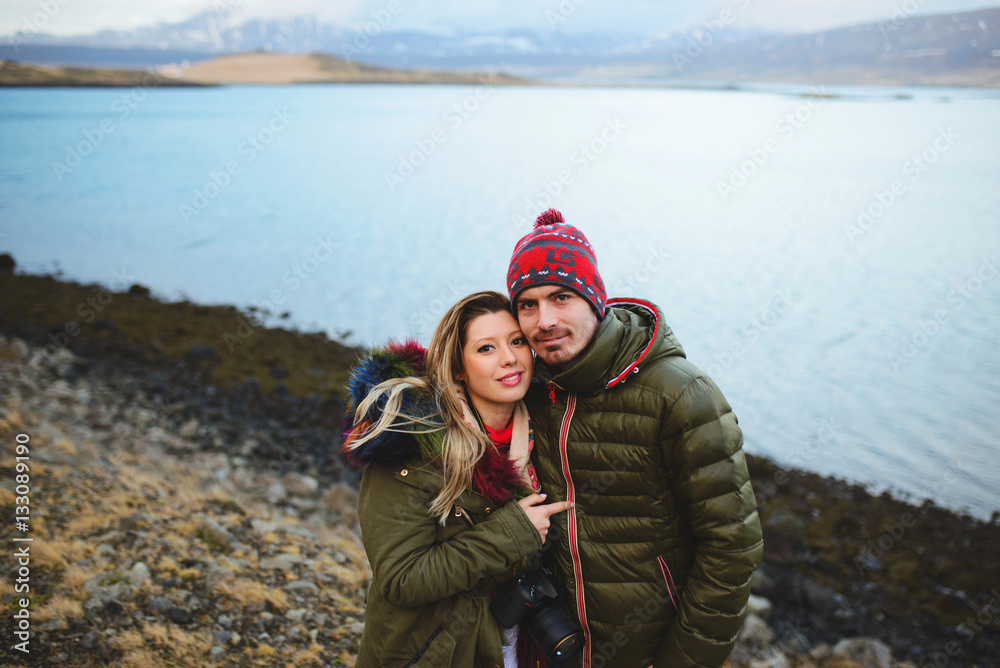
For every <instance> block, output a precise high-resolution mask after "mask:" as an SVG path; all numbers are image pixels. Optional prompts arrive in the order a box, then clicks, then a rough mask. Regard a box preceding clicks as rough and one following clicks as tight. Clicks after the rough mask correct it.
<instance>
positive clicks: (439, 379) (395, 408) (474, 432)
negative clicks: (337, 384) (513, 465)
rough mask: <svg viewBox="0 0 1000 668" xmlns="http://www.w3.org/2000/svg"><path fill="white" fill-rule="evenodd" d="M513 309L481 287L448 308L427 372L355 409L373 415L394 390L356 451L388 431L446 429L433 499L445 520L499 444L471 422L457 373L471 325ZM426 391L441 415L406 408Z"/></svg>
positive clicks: (386, 385)
mask: <svg viewBox="0 0 1000 668" xmlns="http://www.w3.org/2000/svg"><path fill="white" fill-rule="evenodd" d="M500 311H506V312H508V313H509V312H510V300H509V299H507V297H506V296H504V295H502V294H501V293H499V292H495V291H492V290H484V291H481V292H475V293H473V294H471V295H469V296H467V297H465V298H464V299H461V300H460V301H459V302H458V303H456V304H455V305H454V306H452V307H451V308H450V309H448V312H447V313H445V314H444V317H442V318H441V321H440V322H439V323H438V325H437V327H436V328H435V329H434V333H433V334H432V335H431V341H430V345H429V346H428V347H427V357H426V359H425V361H424V368H425V369H426V371H425V373H426V377H421V378H417V377H409V378H392V379H390V380H387V381H384V382H382V383H379V384H378V385H377V386H375V387H374V388H373V389H372V391H371V392H369V393H368V396H367V397H365V399H364V401H362V402H361V405H360V406H358V409H357V411H356V413H355V415H356V416H357V418H356V420H360V419H361V416H364V415H365V414H367V412H368V410H369V408H371V406H372V404H373V403H374V402H376V401H378V400H379V398H380V397H382V396H383V395H385V394H386V393H388V396H387V397H386V403H385V408H384V409H383V410H382V414H381V415H380V417H379V419H378V421H377V422H375V423H374V424H372V425H371V426H370V427H369V428H368V429H366V430H365V432H364V434H363V435H361V436H359V437H358V438H357V439H356V440H354V441H353V442H352V443H350V445H348V446H347V447H348V448H349V449H351V450H353V449H355V448H357V447H359V446H360V445H362V444H364V443H366V442H368V441H369V440H371V439H373V438H375V437H376V436H378V435H379V434H381V433H383V432H386V431H402V432H410V433H413V432H418V433H420V432H422V433H433V432H439V431H443V432H445V434H444V438H443V442H442V445H441V453H440V458H441V464H442V470H443V474H444V484H443V485H442V486H441V491H440V492H439V493H438V495H437V496H436V497H435V498H434V500H433V501H432V502H431V505H430V508H429V513H430V514H431V515H434V516H437V517H438V518H439V521H440V522H441V524H444V522H445V520H446V519H447V518H448V515H449V513H450V512H451V509H452V506H453V505H454V503H455V500H456V499H457V498H458V497H459V496H461V495H462V493H463V492H465V491H466V490H467V489H469V488H470V487H471V486H472V478H473V473H474V472H475V469H476V464H477V463H478V462H479V460H480V458H482V456H483V454H484V453H485V452H486V449H487V448H491V447H493V444H492V443H491V442H490V440H489V437H488V436H487V435H486V434H484V433H483V432H482V430H481V429H479V428H478V425H470V424H469V423H468V422H466V421H465V413H464V410H463V407H464V405H465V401H464V397H463V395H462V392H461V389H460V386H459V385H457V384H456V380H455V379H456V376H457V375H458V374H460V373H463V372H464V371H465V368H464V366H463V364H462V350H463V349H464V347H465V341H466V335H467V333H468V331H469V324H470V323H471V322H472V321H473V320H475V319H476V318H478V317H479V316H481V315H488V314H490V313H497V312H500ZM406 391H417V392H426V393H429V394H430V395H432V396H433V397H434V401H435V403H436V404H437V407H438V409H439V411H438V412H439V414H440V415H439V416H424V417H421V416H414V415H407V414H405V413H403V410H402V408H403V393H404V392H406Z"/></svg>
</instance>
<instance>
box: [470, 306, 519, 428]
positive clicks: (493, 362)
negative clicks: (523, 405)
mask: <svg viewBox="0 0 1000 668" xmlns="http://www.w3.org/2000/svg"><path fill="white" fill-rule="evenodd" d="M462 367H463V368H464V372H463V373H460V374H458V380H464V381H465V387H466V390H468V392H469V396H470V398H471V399H472V403H473V404H474V405H475V407H476V409H477V410H478V411H479V412H480V413H484V412H489V411H491V409H493V410H495V409H502V408H505V407H508V406H509V405H510V404H513V403H514V402H516V401H518V400H519V399H521V398H522V397H524V394H525V393H526V392H527V391H528V383H530V382H531V372H532V369H533V368H534V362H533V360H532V358H531V348H530V347H529V346H528V340H527V339H526V338H524V334H522V333H521V328H520V327H518V325H517V320H515V319H514V316H512V315H511V314H510V313H508V312H507V311H497V312H496V313H487V314H485V315H481V316H478V317H476V318H474V319H473V320H471V321H470V322H469V326H468V329H467V330H466V333H465V346H464V347H463V348H462Z"/></svg>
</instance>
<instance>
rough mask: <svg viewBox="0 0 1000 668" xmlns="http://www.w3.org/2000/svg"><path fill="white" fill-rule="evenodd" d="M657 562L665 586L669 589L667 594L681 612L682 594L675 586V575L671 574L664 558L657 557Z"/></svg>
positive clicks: (675, 607)
mask: <svg viewBox="0 0 1000 668" xmlns="http://www.w3.org/2000/svg"><path fill="white" fill-rule="evenodd" d="M656 562H657V564H658V565H659V567H660V573H661V574H662V575H663V584H664V585H666V587H667V594H669V595H670V602H671V603H673V604H674V609H675V610H679V609H680V604H681V593H680V592H679V591H678V590H677V586H676V585H675V584H674V575H673V573H671V572H670V567H669V566H667V561H666V559H664V558H663V557H657V558H656Z"/></svg>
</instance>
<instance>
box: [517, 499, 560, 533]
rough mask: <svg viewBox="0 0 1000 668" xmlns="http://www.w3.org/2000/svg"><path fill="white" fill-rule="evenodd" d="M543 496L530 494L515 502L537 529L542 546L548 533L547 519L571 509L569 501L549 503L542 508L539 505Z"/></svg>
mask: <svg viewBox="0 0 1000 668" xmlns="http://www.w3.org/2000/svg"><path fill="white" fill-rule="evenodd" d="M545 496H546V495H545V494H532V495H531V496H527V497H525V498H523V499H521V500H520V501H518V502H517V503H518V504H519V505H520V506H521V508H522V509H523V510H524V514H525V515H527V516H528V519H529V520H531V523H532V524H533V525H534V526H535V528H536V529H538V533H539V535H540V536H541V537H542V544H543V545H544V544H545V537H546V536H547V535H548V533H549V524H550V522H549V518H550V517H551V516H552V515H555V514H556V513H561V512H563V511H564V510H569V509H570V508H572V507H573V504H572V503H571V502H569V501H560V502H559V503H550V504H548V505H547V506H543V505H541V504H542V502H543V501H545Z"/></svg>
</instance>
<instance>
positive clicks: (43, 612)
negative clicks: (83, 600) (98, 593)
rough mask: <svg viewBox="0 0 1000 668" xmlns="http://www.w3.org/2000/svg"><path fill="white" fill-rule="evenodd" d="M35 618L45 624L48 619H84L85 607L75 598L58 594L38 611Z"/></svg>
mask: <svg viewBox="0 0 1000 668" xmlns="http://www.w3.org/2000/svg"><path fill="white" fill-rule="evenodd" d="M33 616H34V618H35V619H36V620H38V621H40V622H44V621H45V620H47V619H61V620H64V621H68V620H70V619H77V618H79V617H83V606H82V605H80V601H78V600H76V599H75V598H70V597H69V596H66V595H64V594H56V595H55V596H53V597H52V598H50V599H49V600H48V601H47V602H46V603H45V605H43V606H42V607H40V608H39V609H38V610H36V611H35V612H34V615H33Z"/></svg>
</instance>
